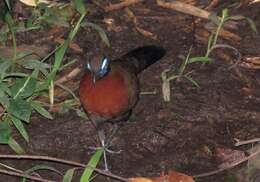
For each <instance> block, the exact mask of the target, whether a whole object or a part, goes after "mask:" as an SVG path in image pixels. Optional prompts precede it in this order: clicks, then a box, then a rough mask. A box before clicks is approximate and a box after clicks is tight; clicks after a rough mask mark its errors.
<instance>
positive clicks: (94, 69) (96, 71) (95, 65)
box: [87, 56, 110, 84]
mask: <svg viewBox="0 0 260 182" xmlns="http://www.w3.org/2000/svg"><path fill="white" fill-rule="evenodd" d="M109 64H110V61H109V59H108V58H107V57H105V56H102V57H101V56H96V57H95V58H93V59H91V60H89V61H88V62H87V69H88V70H89V71H90V72H91V74H92V78H93V80H92V81H93V83H94V84H95V83H96V81H98V80H100V79H102V78H103V77H104V76H106V75H107V74H108V72H109V70H110V67H109Z"/></svg>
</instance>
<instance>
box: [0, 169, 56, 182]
mask: <svg viewBox="0 0 260 182" xmlns="http://www.w3.org/2000/svg"><path fill="white" fill-rule="evenodd" d="M0 173H2V174H6V175H10V176H17V177H23V178H27V179H31V180H35V181H41V182H55V181H52V180H47V179H42V178H38V177H34V176H30V175H28V174H23V173H17V172H13V171H7V170H3V169H0Z"/></svg>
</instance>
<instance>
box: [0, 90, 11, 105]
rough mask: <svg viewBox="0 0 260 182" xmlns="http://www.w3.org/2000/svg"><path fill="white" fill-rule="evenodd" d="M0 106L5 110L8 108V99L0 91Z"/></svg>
mask: <svg viewBox="0 0 260 182" xmlns="http://www.w3.org/2000/svg"><path fill="white" fill-rule="evenodd" d="M0 104H1V105H2V106H3V107H4V108H7V107H8V106H9V97H8V95H6V94H5V93H4V92H3V91H0Z"/></svg>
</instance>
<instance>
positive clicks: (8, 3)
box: [5, 0, 11, 10]
mask: <svg viewBox="0 0 260 182" xmlns="http://www.w3.org/2000/svg"><path fill="white" fill-rule="evenodd" d="M5 3H6V5H7V7H8V9H9V10H11V4H10V1H9V0H5Z"/></svg>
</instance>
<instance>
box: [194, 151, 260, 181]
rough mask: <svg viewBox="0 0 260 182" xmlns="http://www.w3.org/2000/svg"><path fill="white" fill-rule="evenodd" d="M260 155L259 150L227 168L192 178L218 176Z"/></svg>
mask: <svg viewBox="0 0 260 182" xmlns="http://www.w3.org/2000/svg"><path fill="white" fill-rule="evenodd" d="M258 154H260V150H257V151H256V152H254V153H252V154H251V155H249V156H247V157H244V158H242V159H240V160H238V161H236V162H234V163H231V164H230V165H229V166H225V167H223V168H220V169H216V170H213V171H210V172H207V173H202V174H198V175H193V176H192V177H194V178H201V177H206V176H211V175H213V174H217V173H220V172H222V171H225V170H227V169H231V168H233V167H235V166H237V165H239V164H241V163H243V162H246V161H248V160H249V159H251V158H253V157H255V156H256V155H258Z"/></svg>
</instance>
